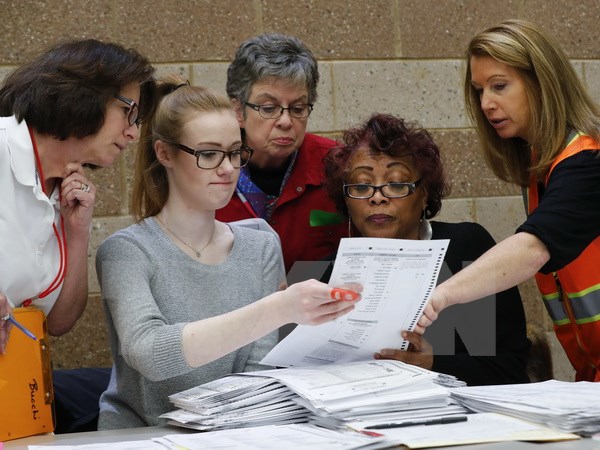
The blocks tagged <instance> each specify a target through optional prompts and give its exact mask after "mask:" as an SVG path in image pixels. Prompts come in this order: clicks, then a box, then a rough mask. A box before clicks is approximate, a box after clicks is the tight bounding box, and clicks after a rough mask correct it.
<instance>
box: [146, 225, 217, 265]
mask: <svg viewBox="0 0 600 450" xmlns="http://www.w3.org/2000/svg"><path fill="white" fill-rule="evenodd" d="M154 217H156V220H158V221H159V222H160V223H161V224H162V226H163V227H165V229H166V230H167V231H168V232H169V233H171V234H172V235H173V236H175V238H176V239H177V240H178V241H179V242H181V243H182V244H183V245H185V246H186V247H187V248H189V249H190V250H192V251H193V252H194V254H195V255H196V258H200V257H201V256H202V252H203V251H204V249H206V247H208V246H209V245H210V243H211V242H212V240H213V237H214V235H215V229H216V228H217V226H216V225H215V226H214V227H213V230H212V233H211V235H210V239H209V240H208V242H207V243H206V245H205V246H204V247H202V248H201V249H200V250H196V249H195V248H194V247H192V246H191V245H190V244H188V243H187V242H185V241H184V240H183V239H181V238H180V237H179V236H177V235H176V234H175V233H173V231H172V230H171V229H170V228H169V227H168V226H167V225H165V223H164V222H163V221H162V220H160V217H158V215H156V216H154Z"/></svg>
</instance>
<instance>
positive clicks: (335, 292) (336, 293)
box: [329, 288, 360, 301]
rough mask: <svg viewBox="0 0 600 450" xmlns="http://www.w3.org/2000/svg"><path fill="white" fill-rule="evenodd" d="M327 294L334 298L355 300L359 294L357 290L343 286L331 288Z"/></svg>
mask: <svg viewBox="0 0 600 450" xmlns="http://www.w3.org/2000/svg"><path fill="white" fill-rule="evenodd" d="M329 295H330V297H331V298H332V299H334V300H352V301H357V300H359V299H360V294H359V293H358V292H356V291H352V290H350V289H343V288H333V289H332V290H331V293H330V294H329Z"/></svg>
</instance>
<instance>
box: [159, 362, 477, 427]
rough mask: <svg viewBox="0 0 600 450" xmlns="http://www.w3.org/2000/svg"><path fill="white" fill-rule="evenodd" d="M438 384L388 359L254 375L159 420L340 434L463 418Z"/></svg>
mask: <svg viewBox="0 0 600 450" xmlns="http://www.w3.org/2000/svg"><path fill="white" fill-rule="evenodd" d="M439 379H446V376H444V377H440V374H438V373H436V372H431V371H429V370H425V369H421V368H419V367H416V366H412V365H408V364H404V363H402V362H400V361H391V360H373V361H366V362H354V363H347V364H334V365H330V366H320V367H311V368H288V369H278V370H265V371H260V372H249V373H244V374H237V375H233V376H229V377H225V378H223V379H220V380H217V381H214V382H211V383H207V384H204V385H202V386H199V387H196V388H193V389H189V390H187V391H184V392H181V393H178V394H175V395H172V396H170V397H169V398H170V400H171V401H172V402H173V403H174V405H175V406H177V407H178V408H181V409H180V410H176V411H173V412H170V413H167V414H164V415H163V416H161V417H163V418H167V419H169V421H170V423H173V424H175V425H180V426H185V427H189V428H194V429H200V430H213V429H225V428H237V427H248V426H256V425H265V424H284V423H301V422H306V421H308V420H310V421H311V422H313V423H315V424H319V425H322V426H326V427H328V428H337V427H343V426H345V424H346V423H347V422H350V421H361V420H364V421H368V422H369V424H377V423H384V422H389V420H390V418H392V419H393V420H395V421H402V420H414V419H415V418H421V417H439V416H447V415H451V414H461V413H464V412H465V411H466V410H465V409H464V408H463V407H460V406H458V405H456V404H453V402H452V400H451V398H450V392H449V390H448V389H447V388H445V387H443V386H440V385H439V384H437V381H438V380H439ZM453 381H455V380H453Z"/></svg>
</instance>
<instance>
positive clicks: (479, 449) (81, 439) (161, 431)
mask: <svg viewBox="0 0 600 450" xmlns="http://www.w3.org/2000/svg"><path fill="white" fill-rule="evenodd" d="M193 432H194V431H193V430H186V429H185V428H180V427H169V426H164V427H145V428H129V429H124V430H110V431H91V432H88V433H70V434H44V435H39V436H31V437H27V438H22V439H15V440H13V441H7V442H5V443H4V449H10V450H27V449H28V446H29V445H48V446H54V445H56V446H58V445H81V444H96V443H103V442H107V443H108V442H123V441H135V440H144V439H149V438H153V437H160V436H165V435H167V434H181V433H193ZM402 448H404V447H402ZM449 448H451V449H452V450H533V449H537V450H600V440H594V439H578V440H573V441H563V442H546V443H535V442H514V441H511V442H496V443H491V444H472V445H457V446H453V447H449Z"/></svg>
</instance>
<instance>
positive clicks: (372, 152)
mask: <svg viewBox="0 0 600 450" xmlns="http://www.w3.org/2000/svg"><path fill="white" fill-rule="evenodd" d="M325 172H326V188H327V190H328V192H329V195H330V196H331V198H332V200H333V201H334V202H335V204H336V206H337V208H338V210H339V211H340V213H342V214H343V215H344V216H345V217H346V218H347V220H348V235H350V236H364V237H377V238H391V239H422V240H427V239H449V240H450V245H449V246H448V250H447V253H446V256H445V259H444V267H443V269H442V271H441V274H440V281H441V280H442V279H444V278H448V277H449V276H451V275H452V274H454V273H456V272H459V271H460V270H461V269H462V267H463V265H464V264H465V263H468V262H470V261H474V260H475V259H477V258H478V257H479V256H481V255H482V254H483V253H485V252H486V251H487V250H488V249H490V248H491V247H492V246H493V245H494V239H493V238H492V237H491V236H490V234H489V233H488V232H487V231H486V230H485V229H484V228H483V227H482V226H481V225H478V224H476V223H468V222H464V223H445V222H429V220H428V219H431V218H433V217H434V216H435V215H436V214H438V212H439V211H440V209H441V206H442V199H443V198H444V197H445V196H446V195H447V194H448V193H449V186H448V184H447V182H446V178H445V175H444V168H443V165H442V161H441V158H440V150H439V148H438V146H437V145H436V144H435V142H434V141H433V139H432V138H431V136H430V134H429V133H428V132H427V131H426V130H424V129H423V128H421V127H420V126H418V125H416V124H411V123H407V122H405V121H404V120H403V119H400V118H397V117H394V116H392V115H388V114H375V115H373V116H372V117H371V118H370V119H368V120H367V121H366V122H365V123H364V124H362V125H360V126H358V127H355V128H352V129H350V130H348V131H346V133H345V134H344V143H343V144H342V145H340V146H338V147H336V148H334V149H332V150H331V151H330V152H329V153H328V155H327V157H326V158H325ZM326 276H327V275H326ZM397 300H398V301H402V300H401V299H397ZM473 307H475V308H473ZM399 331H400V332H402V336H403V338H404V339H406V340H407V341H408V342H409V343H410V346H409V349H408V351H401V350H397V349H382V350H381V351H380V352H378V353H376V354H375V355H374V357H375V358H376V359H397V360H400V361H404V362H407V363H410V364H414V365H417V366H420V367H424V368H426V369H431V370H435V371H437V372H443V373H448V374H452V375H455V376H457V377H458V378H460V379H461V380H463V381H465V382H467V384H469V385H484V384H506V383H523V382H528V381H529V378H528V376H527V373H526V366H527V361H528V356H529V347H530V342H529V340H528V339H527V336H526V330H525V314H524V312H523V305H522V303H521V297H520V295H519V291H518V290H517V289H516V288H511V289H508V290H506V291H503V292H500V293H499V294H498V295H497V298H496V297H494V296H490V297H487V298H485V299H482V301H480V302H475V303H471V304H467V305H458V306H455V307H453V308H451V309H450V310H449V311H448V313H447V314H444V316H443V317H441V318H440V319H439V320H438V321H437V322H436V323H435V324H434V325H433V326H431V327H430V328H428V329H427V333H426V334H425V335H424V336H421V335H419V334H417V333H414V332H411V331H407V330H399Z"/></svg>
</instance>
